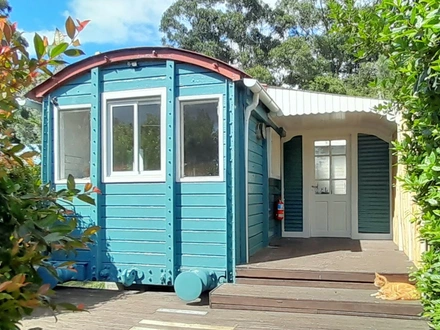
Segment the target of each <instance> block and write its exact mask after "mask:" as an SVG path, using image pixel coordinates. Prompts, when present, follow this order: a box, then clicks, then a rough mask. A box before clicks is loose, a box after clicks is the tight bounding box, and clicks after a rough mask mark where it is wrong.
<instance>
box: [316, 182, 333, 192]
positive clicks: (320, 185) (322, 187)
mask: <svg viewBox="0 0 440 330" xmlns="http://www.w3.org/2000/svg"><path fill="white" fill-rule="evenodd" d="M315 193H316V194H317V195H322V194H330V181H328V180H325V181H318V182H317V186H316V188H315Z"/></svg>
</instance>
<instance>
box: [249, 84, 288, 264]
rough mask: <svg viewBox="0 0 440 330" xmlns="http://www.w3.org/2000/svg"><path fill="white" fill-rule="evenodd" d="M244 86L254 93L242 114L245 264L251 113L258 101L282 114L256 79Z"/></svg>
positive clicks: (271, 110) (274, 111) (272, 110)
mask: <svg viewBox="0 0 440 330" xmlns="http://www.w3.org/2000/svg"><path fill="white" fill-rule="evenodd" d="M243 83H244V85H245V86H246V87H247V88H249V89H250V90H251V91H252V93H254V96H253V98H252V103H251V104H249V105H248V106H247V107H246V109H245V113H244V150H245V153H244V154H245V156H244V158H245V161H244V168H245V177H246V179H245V181H246V183H245V191H246V193H245V194H246V197H245V203H246V207H245V210H246V215H245V219H246V263H248V262H249V121H250V118H251V114H252V111H254V110H255V109H256V108H257V107H258V104H259V103H260V100H261V101H262V102H263V104H264V105H266V106H267V107H268V109H269V110H270V112H271V113H278V114H280V115H281V114H282V111H281V109H280V107H279V106H278V105H277V104H276V103H275V101H274V100H273V99H272V98H271V97H270V95H269V94H268V93H267V91H266V90H265V89H264V87H263V86H261V84H260V83H259V82H258V80H256V79H248V78H245V79H243Z"/></svg>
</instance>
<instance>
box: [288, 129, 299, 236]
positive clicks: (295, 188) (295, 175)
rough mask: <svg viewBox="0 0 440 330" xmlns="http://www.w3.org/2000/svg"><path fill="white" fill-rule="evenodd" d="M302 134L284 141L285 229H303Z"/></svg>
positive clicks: (291, 230)
mask: <svg viewBox="0 0 440 330" xmlns="http://www.w3.org/2000/svg"><path fill="white" fill-rule="evenodd" d="M302 149H303V146H302V136H295V137H294V138H292V140H290V141H289V142H286V143H284V209H285V211H284V214H285V218H284V230H285V231H290V232H302V231H303V151H302Z"/></svg>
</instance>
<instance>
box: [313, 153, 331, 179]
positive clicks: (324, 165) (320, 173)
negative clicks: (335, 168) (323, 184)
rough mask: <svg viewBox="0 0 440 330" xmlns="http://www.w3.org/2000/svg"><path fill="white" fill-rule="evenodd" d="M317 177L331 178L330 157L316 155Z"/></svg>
mask: <svg viewBox="0 0 440 330" xmlns="http://www.w3.org/2000/svg"><path fill="white" fill-rule="evenodd" d="M315 179H316V180H322V179H330V157H329V156H324V157H315Z"/></svg>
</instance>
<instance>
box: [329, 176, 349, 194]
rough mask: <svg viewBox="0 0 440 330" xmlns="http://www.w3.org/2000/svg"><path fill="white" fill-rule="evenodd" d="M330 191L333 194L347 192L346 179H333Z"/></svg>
mask: <svg viewBox="0 0 440 330" xmlns="http://www.w3.org/2000/svg"><path fill="white" fill-rule="evenodd" d="M332 193H333V194H334V195H345V194H346V193H347V181H346V180H333V182H332Z"/></svg>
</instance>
